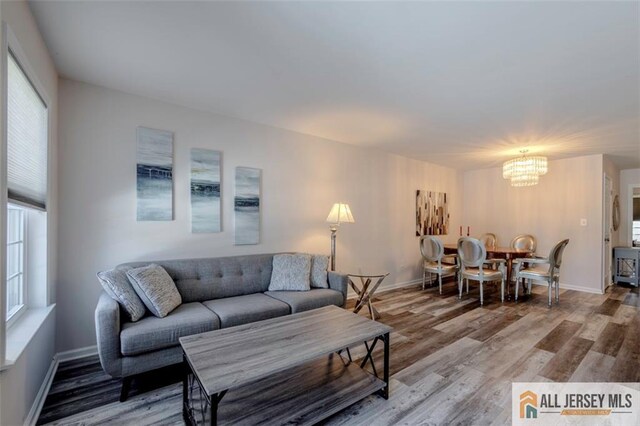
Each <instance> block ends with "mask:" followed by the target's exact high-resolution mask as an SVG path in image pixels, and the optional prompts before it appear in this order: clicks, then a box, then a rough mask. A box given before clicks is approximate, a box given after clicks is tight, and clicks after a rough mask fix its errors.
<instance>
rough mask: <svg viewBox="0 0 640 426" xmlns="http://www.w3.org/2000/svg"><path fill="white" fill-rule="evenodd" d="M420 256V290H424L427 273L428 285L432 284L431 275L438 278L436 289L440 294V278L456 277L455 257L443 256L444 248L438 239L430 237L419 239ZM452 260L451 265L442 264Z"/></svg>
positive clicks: (425, 236) (456, 265)
mask: <svg viewBox="0 0 640 426" xmlns="http://www.w3.org/2000/svg"><path fill="white" fill-rule="evenodd" d="M420 254H421V255H422V261H423V267H422V289H423V290H424V289H425V284H426V279H427V273H428V274H429V284H433V278H432V274H436V275H437V276H438V287H439V289H440V294H442V277H448V276H451V275H454V276H455V275H456V273H457V272H458V264H457V257H458V256H457V255H455V254H454V255H447V256H445V254H444V246H443V245H442V241H440V239H439V238H437V237H434V236H432V235H424V236H422V237H420ZM446 259H449V260H453V262H454V263H453V264H451V263H443V261H444V260H446Z"/></svg>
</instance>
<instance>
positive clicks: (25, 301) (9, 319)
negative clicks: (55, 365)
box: [5, 203, 29, 328]
mask: <svg viewBox="0 0 640 426" xmlns="http://www.w3.org/2000/svg"><path fill="white" fill-rule="evenodd" d="M10 209H14V210H18V211H19V212H20V227H21V228H22V229H21V232H20V233H21V239H19V240H16V241H9V239H8V233H7V245H6V246H7V252H8V248H9V246H10V245H13V244H22V250H21V253H20V260H21V262H20V272H18V273H17V274H14V275H13V276H12V277H9V276H8V275H7V277H6V280H5V282H6V289H5V292H6V293H7V294H8V290H9V280H12V279H13V278H15V277H16V276H21V277H22V282H21V283H20V287H21V288H20V292H21V293H22V303H21V304H20V305H19V307H18V309H17V310H15V312H13V313H12V314H11V315H10V316H9V312H8V311H7V312H5V321H6V323H7V328H10V327H11V326H12V325H13V324H15V323H16V321H18V319H19V318H20V316H21V315H22V314H24V312H25V311H26V310H27V307H28V306H29V285H28V283H29V279H28V277H27V268H26V267H25V266H26V265H27V264H28V260H27V253H28V251H27V242H28V240H29V239H28V236H27V224H28V220H27V217H28V212H27V211H25V208H24V207H22V206H20V205H18V204H15V203H7V211H8V210H10ZM8 224H9V215H8V214H7V226H8ZM7 258H8V253H7ZM7 265H8V260H7ZM7 302H8V300H7ZM5 305H6V302H5ZM7 308H8V306H7V307H6V308H5V309H7Z"/></svg>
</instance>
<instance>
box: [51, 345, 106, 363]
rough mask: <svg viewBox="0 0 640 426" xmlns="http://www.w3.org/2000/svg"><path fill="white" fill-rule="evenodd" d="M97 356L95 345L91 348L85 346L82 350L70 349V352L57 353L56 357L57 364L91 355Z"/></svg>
mask: <svg viewBox="0 0 640 426" xmlns="http://www.w3.org/2000/svg"><path fill="white" fill-rule="evenodd" d="M97 354H98V347H97V346H96V345H93V346H85V347H84V348H79V349H72V350H70V351H64V352H58V354H57V355H56V356H57V357H58V361H59V362H64V361H71V360H73V359H79V358H84V357H88V356H92V355H97Z"/></svg>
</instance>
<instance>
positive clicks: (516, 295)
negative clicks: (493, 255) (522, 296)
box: [515, 277, 520, 302]
mask: <svg viewBox="0 0 640 426" xmlns="http://www.w3.org/2000/svg"><path fill="white" fill-rule="evenodd" d="M519 288H520V280H518V278H517V277H516V294H515V301H516V302H517V301H518V289H519Z"/></svg>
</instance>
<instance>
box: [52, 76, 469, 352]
mask: <svg viewBox="0 0 640 426" xmlns="http://www.w3.org/2000/svg"><path fill="white" fill-rule="evenodd" d="M59 126H60V141H61V144H60V157H59V167H60V189H61V191H60V208H61V212H60V221H59V230H60V240H59V245H58V249H59V278H60V279H59V287H58V308H59V309H58V327H57V338H58V350H61V351H62V350H69V349H73V348H80V347H85V346H88V345H93V344H95V331H94V322H93V311H94V308H95V304H96V301H97V299H98V296H99V294H100V292H101V288H100V285H99V283H98V281H97V279H96V277H95V274H96V272H97V271H100V270H103V269H106V268H111V267H114V266H115V265H117V264H119V263H121V262H126V261H134V260H153V259H167V258H189V257H208V256H228V255H236V254H248V253H270V252H279V251H291V250H293V251H305V252H320V253H328V252H329V246H330V239H329V230H328V227H327V224H326V223H325V219H326V216H327V214H328V213H329V210H330V208H331V205H332V204H333V203H334V202H337V201H344V202H347V203H349V204H350V206H351V208H352V211H353V214H354V216H355V220H356V223H355V224H351V225H344V226H343V227H341V228H340V230H339V231H338V247H337V269H339V270H342V271H350V272H358V271H359V270H360V269H361V270H362V271H363V272H371V271H373V272H375V271H387V272H390V273H391V276H390V277H389V278H388V281H387V284H391V283H398V282H406V281H409V280H413V279H415V278H417V277H419V276H421V271H420V260H419V259H420V257H419V251H418V242H417V241H418V240H417V238H416V237H415V236H414V232H415V231H414V220H415V190H416V189H419V188H422V189H430V190H435V191H446V192H448V193H449V194H450V196H451V207H450V211H451V212H452V218H451V227H452V230H455V229H457V226H459V224H460V217H461V201H460V199H461V193H462V185H461V179H459V175H458V173H457V172H456V171H454V170H452V169H447V168H445V167H440V166H435V165H431V164H427V163H424V162H421V161H416V160H410V159H407V158H404V157H400V156H397V155H391V154H386V153H383V152H380V151H376V150H371V149H363V148H358V147H355V146H351V145H345V144H341V143H337V142H332V141H329V140H325V139H320V138H316V137H311V136H306V135H302V134H299V133H294V132H291V131H286V130H281V129H277V128H274V127H269V126H264V125H260V124H256V123H251V122H247V121H243V120H238V119H232V118H227V117H222V116H218V115H214V114H211V113H207V112H202V111H196V110H192V109H187V108H183V107H179V106H175V105H171V104H167V103H162V102H158V101H154V100H150V99H147V98H142V97H138V96H133V95H129V94H125V93H121V92H117V91H113V90H110V89H105V88H101V87H97V86H92V85H88V84H84V83H79V82H74V81H69V80H61V81H60V123H59ZM137 126H148V127H154V128H160V129H166V130H170V131H173V132H174V133H175V142H174V152H175V155H174V172H175V174H174V176H175V180H174V197H175V198H174V200H175V220H174V221H172V222H136V192H135V191H136V184H135V179H136V177H135V153H136V145H135V132H136V127H137ZM191 147H203V148H210V149H217V150H221V151H222V153H223V154H222V158H223V182H222V200H223V232H222V233H219V234H191V233H190V226H189V223H190V220H189V149H190V148H191ZM236 166H251V167H258V168H261V169H263V182H262V188H263V189H262V190H263V199H262V243H261V244H259V245H255V246H239V247H236V246H234V245H233V188H234V182H233V178H234V169H235V167H236ZM455 239H456V235H452V236H450V237H449V238H448V240H447V241H455Z"/></svg>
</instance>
